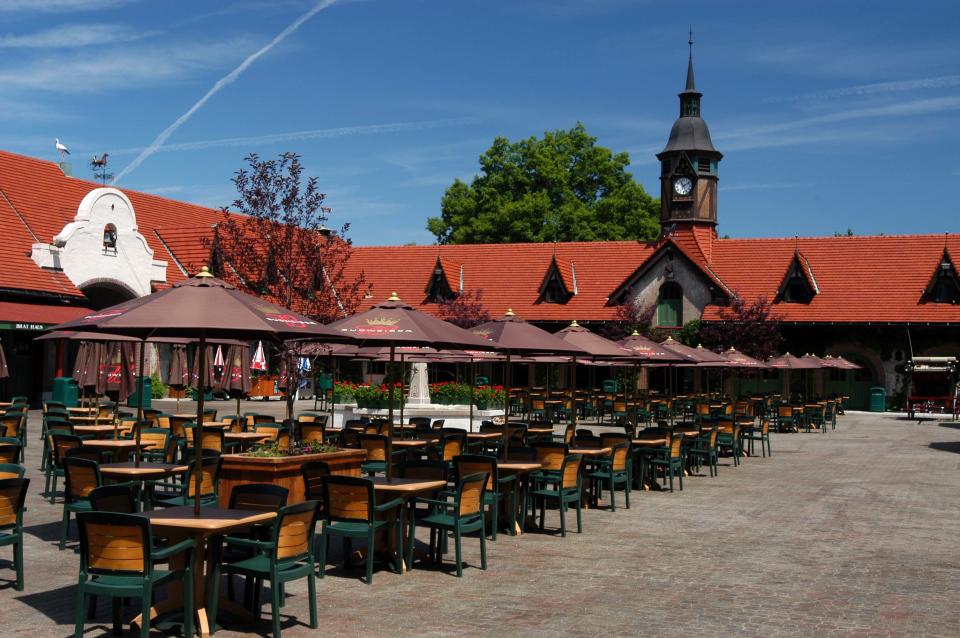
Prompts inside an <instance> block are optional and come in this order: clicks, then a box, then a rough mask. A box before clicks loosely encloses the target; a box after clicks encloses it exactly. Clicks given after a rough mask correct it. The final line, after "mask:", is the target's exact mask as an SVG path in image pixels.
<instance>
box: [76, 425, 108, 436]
mask: <svg viewBox="0 0 960 638" xmlns="http://www.w3.org/2000/svg"><path fill="white" fill-rule="evenodd" d="M116 429H118V428H115V427H114V426H112V425H75V426H73V431H74V432H75V433H76V434H113V431H114V430H116Z"/></svg>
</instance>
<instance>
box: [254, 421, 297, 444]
mask: <svg viewBox="0 0 960 638" xmlns="http://www.w3.org/2000/svg"><path fill="white" fill-rule="evenodd" d="M253 431H254V432H263V433H265V434H267V433H269V434H270V438H269V439H266V440H265V441H264V442H265V443H276V444H277V446H278V447H281V448H283V447H290V429H289V428H285V427H284V426H283V425H280V424H278V423H276V422H273V423H258V424H256V425H254V426H253Z"/></svg>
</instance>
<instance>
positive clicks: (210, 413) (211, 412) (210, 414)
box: [203, 408, 217, 423]
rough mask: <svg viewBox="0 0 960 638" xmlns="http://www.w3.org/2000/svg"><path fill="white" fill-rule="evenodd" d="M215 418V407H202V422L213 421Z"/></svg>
mask: <svg viewBox="0 0 960 638" xmlns="http://www.w3.org/2000/svg"><path fill="white" fill-rule="evenodd" d="M216 420H217V409H216V408H204V409H203V422H204V423H215V422H216Z"/></svg>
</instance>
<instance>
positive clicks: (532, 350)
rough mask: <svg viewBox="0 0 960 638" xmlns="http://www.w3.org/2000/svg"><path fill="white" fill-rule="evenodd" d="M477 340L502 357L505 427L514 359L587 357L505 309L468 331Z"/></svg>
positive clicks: (507, 429)
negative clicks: (490, 345)
mask: <svg viewBox="0 0 960 638" xmlns="http://www.w3.org/2000/svg"><path fill="white" fill-rule="evenodd" d="M470 332H472V333H473V334H475V335H477V336H481V337H483V338H485V339H489V340H490V341H492V342H493V343H494V344H495V345H496V346H497V349H498V350H500V352H503V353H504V354H506V361H505V366H506V367H505V369H504V375H503V389H504V392H503V422H504V426H506V425H507V424H508V423H509V421H510V416H509V415H510V385H511V379H510V372H511V371H510V363H511V361H510V360H511V357H513V356H514V355H525V354H529V355H537V354H542V355H548V356H549V355H557V354H561V355H580V356H587V354H588V353H587V351H586V350H584V349H583V348H581V347H579V346H576V345H574V344H572V343H567V342H566V341H564V340H563V339H561V338H560V337H557V336H555V335H552V334H550V333H549V332H547V331H546V330H543V329H541V328H538V327H536V326H534V325H533V324H530V323H527V322H526V321H524V320H523V319H522V318H520V316H519V315H517V314H515V313H514V312H513V309H511V308H508V309H507V312H506V314H504V315H503V316H502V317H500V318H499V319H495V320H493V321H488V322H486V323H482V324H480V325H479V326H476V327H474V328H471V329H470ZM503 432H504V441H503V449H504V458H507V454H508V451H507V448H508V446H509V442H508V441H507V440H506V436H507V434H508V432H509V428H507V427H504V428H503Z"/></svg>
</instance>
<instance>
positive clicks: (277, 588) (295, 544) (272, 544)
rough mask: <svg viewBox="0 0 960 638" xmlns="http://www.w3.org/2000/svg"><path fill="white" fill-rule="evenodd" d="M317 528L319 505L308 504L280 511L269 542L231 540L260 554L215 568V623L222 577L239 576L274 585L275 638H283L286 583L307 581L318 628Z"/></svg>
mask: <svg viewBox="0 0 960 638" xmlns="http://www.w3.org/2000/svg"><path fill="white" fill-rule="evenodd" d="M316 524H317V503H316V501H304V502H302V503H297V504H296V505H288V506H286V507H283V508H281V509H280V511H279V512H278V513H277V519H276V521H275V523H274V525H273V535H272V538H271V539H269V540H252V539H247V538H239V537H235V536H227V537H226V538H225V539H224V541H225V542H226V543H227V546H228V547H229V546H236V547H238V548H248V549H252V550H256V553H255V554H253V555H252V556H250V557H248V558H244V559H242V560H239V561H236V562H231V563H227V564H225V565H223V566H222V568H221V567H220V564H219V562H218V563H217V564H216V566H215V568H214V580H213V582H214V585H213V592H212V594H211V605H210V607H211V609H210V614H211V623H216V619H217V593H218V592H217V588H218V583H219V575H220V572H221V571H222V572H223V573H225V574H228V575H229V574H238V575H240V576H246V577H248V578H252V579H253V580H254V581H255V582H257V583H262V582H263V581H264V580H268V581H270V584H271V587H270V590H271V595H272V600H271V605H270V609H271V616H272V620H273V636H274V638H280V608H281V607H282V606H283V598H282V596H283V591H284V587H283V585H284V583H288V582H291V581H294V580H300V579H301V578H306V579H307V601H308V603H309V605H310V628H311V629H316V628H317V582H316V573H315V569H316V568H315V565H316V561H315V560H314V555H313V535H314V529H315V528H316ZM259 589H260V588H259V587H258V588H257V593H256V598H255V600H256V602H255V603H254V609H256V613H257V615H258V616H259V612H260V605H259V598H260V594H259Z"/></svg>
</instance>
